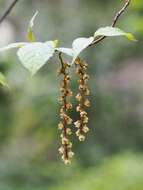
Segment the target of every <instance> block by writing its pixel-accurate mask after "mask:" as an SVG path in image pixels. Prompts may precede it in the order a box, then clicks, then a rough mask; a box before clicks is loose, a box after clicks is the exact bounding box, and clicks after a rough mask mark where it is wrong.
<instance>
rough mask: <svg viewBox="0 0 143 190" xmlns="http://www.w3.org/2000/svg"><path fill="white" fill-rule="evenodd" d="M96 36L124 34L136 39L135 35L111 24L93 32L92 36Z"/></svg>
mask: <svg viewBox="0 0 143 190" xmlns="http://www.w3.org/2000/svg"><path fill="white" fill-rule="evenodd" d="M97 36H125V37H127V38H128V39H129V40H131V41H136V39H135V37H134V36H133V35H132V34H131V33H127V32H124V31H122V30H121V29H119V28H115V27H111V26H107V27H103V28H99V29H98V30H97V31H96V32H95V34H94V38H96V37H97Z"/></svg>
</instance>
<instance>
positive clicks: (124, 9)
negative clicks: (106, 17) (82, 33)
mask: <svg viewBox="0 0 143 190" xmlns="http://www.w3.org/2000/svg"><path fill="white" fill-rule="evenodd" d="M130 3H131V0H126V2H125V4H124V6H123V7H122V8H121V9H120V10H119V11H118V12H117V13H116V15H115V17H114V19H113V22H112V24H111V26H112V27H115V25H116V23H117V21H118V20H119V18H120V16H121V15H122V14H123V13H124V12H125V11H126V9H127V8H128V6H129V5H130ZM105 38H106V36H102V37H99V38H98V39H96V40H95V41H94V42H93V43H92V44H91V45H89V47H90V46H93V45H95V44H98V43H99V42H101V41H102V40H104V39H105Z"/></svg>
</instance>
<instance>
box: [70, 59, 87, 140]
mask: <svg viewBox="0 0 143 190" xmlns="http://www.w3.org/2000/svg"><path fill="white" fill-rule="evenodd" d="M75 64H76V66H77V68H76V73H77V74H78V75H79V80H78V83H79V93H78V94H77V95H76V100H77V101H78V102H79V105H78V106H77V108H76V111H77V112H79V115H80V119H79V120H77V121H76V122H75V123H74V125H75V127H76V128H77V131H76V136H77V137H78V138H79V140H80V141H84V140H85V134H86V133H87V132H88V131H89V128H88V126H87V123H88V115H87V112H86V107H90V101H89V99H88V98H87V96H89V95H90V91H89V89H88V86H87V82H88V80H89V75H88V74H87V73H86V70H87V68H88V65H87V63H85V62H84V61H82V60H81V59H80V58H78V59H76V61H75Z"/></svg>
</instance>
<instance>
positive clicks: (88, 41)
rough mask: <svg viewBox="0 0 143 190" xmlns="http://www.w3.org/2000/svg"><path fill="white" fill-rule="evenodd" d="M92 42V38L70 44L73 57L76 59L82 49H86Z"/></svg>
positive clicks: (79, 39)
mask: <svg viewBox="0 0 143 190" xmlns="http://www.w3.org/2000/svg"><path fill="white" fill-rule="evenodd" d="M93 40H94V38H93V37H90V38H77V39H75V40H74V41H73V44H72V49H73V52H74V57H77V56H78V55H79V54H80V53H81V52H82V51H83V50H84V49H86V48H87V47H88V46H89V45H90V44H91V43H92V42H93Z"/></svg>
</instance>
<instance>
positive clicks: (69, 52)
mask: <svg viewBox="0 0 143 190" xmlns="http://www.w3.org/2000/svg"><path fill="white" fill-rule="evenodd" d="M56 50H58V51H59V52H62V53H65V54H66V55H69V56H71V57H73V56H74V52H73V49H71V48H56Z"/></svg>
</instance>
